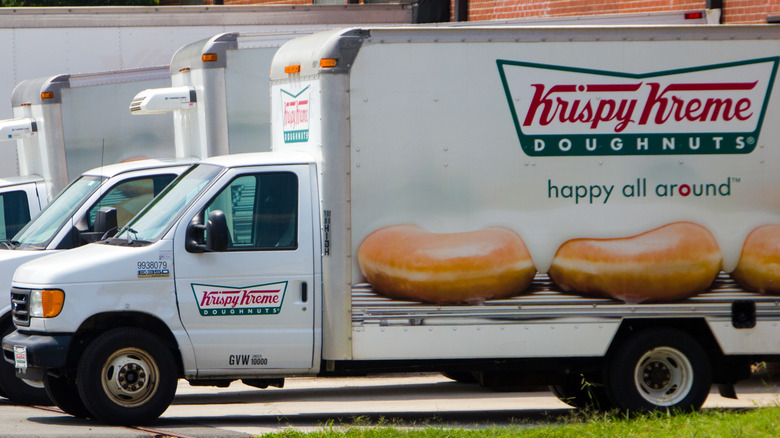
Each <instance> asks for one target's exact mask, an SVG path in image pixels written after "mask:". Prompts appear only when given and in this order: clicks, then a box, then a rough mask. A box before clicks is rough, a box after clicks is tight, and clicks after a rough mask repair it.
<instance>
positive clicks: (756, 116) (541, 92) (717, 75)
mask: <svg viewBox="0 0 780 438" xmlns="http://www.w3.org/2000/svg"><path fill="white" fill-rule="evenodd" d="M779 59H780V57H769V58H760V59H750V60H744V61H739V62H730V63H723V64H712V65H705V66H699V67H691V68H685V69H677V70H666V71H660V72H653V73H645V74H632V73H620V72H612V71H601V70H591V69H584V68H576V67H567V66H559V65H547V64H537V63H530V62H519V61H510V60H503V59H498V60H496V63H497V65H498V71H499V75H500V76H501V81H502V84H503V87H504V92H505V94H506V98H507V101H508V103H509V110H510V112H511V114H512V119H513V121H514V124H515V129H516V131H517V135H518V138H519V140H520V146H521V148H522V150H523V152H524V153H525V154H526V155H529V156H532V157H544V156H556V157H561V156H605V155H702V154H709V155H716V154H749V153H750V152H752V151H753V150H754V149H755V147H756V144H757V143H758V137H759V134H760V132H761V125H762V123H763V120H764V115H765V113H766V110H767V107H768V104H769V100H770V98H771V92H772V89H773V86H774V80H775V75H776V73H777V65H778V60H779Z"/></svg>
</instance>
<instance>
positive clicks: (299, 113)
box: [281, 86, 311, 143]
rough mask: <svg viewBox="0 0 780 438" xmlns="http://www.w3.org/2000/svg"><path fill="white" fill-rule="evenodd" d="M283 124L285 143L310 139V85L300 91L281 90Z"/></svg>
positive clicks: (302, 141)
mask: <svg viewBox="0 0 780 438" xmlns="http://www.w3.org/2000/svg"><path fill="white" fill-rule="evenodd" d="M281 93H282V117H283V121H282V126H283V131H284V142H285V143H305V142H307V141H309V102H310V100H311V99H310V98H309V94H310V93H309V87H308V86H307V87H306V88H304V89H303V90H301V91H299V92H298V93H291V92H289V91H285V90H281Z"/></svg>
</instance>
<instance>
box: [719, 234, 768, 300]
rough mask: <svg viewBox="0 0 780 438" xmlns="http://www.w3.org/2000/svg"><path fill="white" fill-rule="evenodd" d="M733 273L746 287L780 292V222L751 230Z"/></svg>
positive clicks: (761, 290) (735, 278)
mask: <svg viewBox="0 0 780 438" xmlns="http://www.w3.org/2000/svg"><path fill="white" fill-rule="evenodd" d="M731 276H732V277H733V278H734V280H736V281H737V282H738V283H739V284H740V285H741V286H742V287H744V288H745V289H748V290H753V291H756V292H761V293H772V294H777V293H780V225H764V226H761V227H758V228H756V229H755V230H753V231H751V232H750V234H749V235H748V237H747V239H745V244H744V245H743V246H742V255H741V256H740V257H739V263H738V264H737V268H736V269H735V270H734V272H732V273H731Z"/></svg>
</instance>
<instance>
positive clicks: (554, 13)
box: [160, 0, 780, 24]
mask: <svg viewBox="0 0 780 438" xmlns="http://www.w3.org/2000/svg"><path fill="white" fill-rule="evenodd" d="M379 1H382V0H160V4H161V5H180V4H188V5H214V4H224V5H254V4H269V5H270V4H277V5H280V4H282V5H307V4H312V3H315V4H343V3H347V2H348V3H363V2H365V3H368V2H379ZM409 1H413V0H409ZM418 1H419V3H421V4H422V3H425V2H427V3H428V4H435V5H436V6H435V7H437V8H440V9H442V10H446V9H449V11H451V13H450V16H451V18H455V17H457V18H458V19H460V20H463V21H466V20H467V21H479V20H506V19H514V18H531V17H550V18H552V17H567V16H577V15H596V14H624V13H642V12H660V11H688V10H697V9H698V10H701V9H720V12H721V21H722V22H723V23H725V24H748V23H750V24H752V23H767V22H780V0H418ZM446 2H449V7H448V5H447V4H446Z"/></svg>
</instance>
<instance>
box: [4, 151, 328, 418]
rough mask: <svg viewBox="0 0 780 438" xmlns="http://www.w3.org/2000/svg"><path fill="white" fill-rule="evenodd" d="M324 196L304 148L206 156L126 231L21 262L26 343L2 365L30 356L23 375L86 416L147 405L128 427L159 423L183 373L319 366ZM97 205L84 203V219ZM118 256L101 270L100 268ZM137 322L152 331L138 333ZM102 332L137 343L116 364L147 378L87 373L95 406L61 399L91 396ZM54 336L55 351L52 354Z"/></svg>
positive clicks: (17, 305)
mask: <svg viewBox="0 0 780 438" xmlns="http://www.w3.org/2000/svg"><path fill="white" fill-rule="evenodd" d="M317 193H318V192H317V186H316V168H315V165H314V163H313V159H311V158H310V157H309V156H308V155H306V154H272V153H257V154H238V155H231V156H226V157H218V158H212V159H206V160H204V161H203V162H201V163H199V164H197V165H195V166H193V167H192V168H190V169H188V170H187V171H186V172H185V173H184V174H183V175H182V177H180V178H179V179H177V180H176V181H175V182H174V183H172V184H171V186H169V188H167V189H166V190H165V191H164V192H163V194H162V195H161V196H160V197H158V198H156V200H155V201H154V202H153V203H152V204H151V205H150V207H149V208H147V209H145V210H143V211H142V213H140V214H139V215H138V216H137V217H136V218H134V219H133V220H132V221H131V222H129V223H128V224H127V226H125V227H124V229H123V230H122V231H121V232H120V233H119V234H118V235H117V236H116V237H114V238H112V239H108V240H106V241H103V242H100V243H99V244H92V245H86V246H83V247H81V248H77V249H74V250H72V251H68V252H67V253H59V254H57V253H55V254H52V255H51V256H50V257H46V261H45V262H44V260H43V259H41V260H40V262H44V263H46V264H47V266H50V267H51V268H52V269H47V270H45V271H39V270H38V269H37V266H38V265H37V261H33V262H28V263H26V264H24V265H22V266H21V267H20V268H19V269H17V272H16V274H15V281H14V286H13V287H14V288H13V293H12V297H13V298H12V299H13V302H14V310H13V319H14V323H15V324H16V326H17V328H18V331H17V332H16V333H15V334H13V335H11V337H13V338H14V339H17V340H20V341H21V342H23V343H25V348H24V350H25V351H24V353H21V351H20V350H19V348H18V347H17V348H16V350H14V348H13V347H10V348H9V349H7V350H6V351H5V355H6V360H9V359H14V357H16V358H17V359H16V360H21V361H23V362H24V363H25V364H26V365H25V367H24V369H23V370H21V371H20V372H19V375H20V377H23V378H25V379H28V380H32V381H37V382H44V384H46V385H48V387H49V393H50V395H51V394H52V391H53V392H54V394H55V395H53V396H52V398H53V400H54V401H55V402H58V400H59V403H58V405H59V406H60V407H63V405H64V407H65V409H68V410H66V412H69V413H74V414H75V415H79V414H82V415H86V414H85V413H86V412H91V411H93V410H97V409H100V407H99V406H101V405H104V406H106V408H107V410H106V411H105V412H106V415H112V416H114V417H117V416H119V417H123V416H124V412H123V409H122V408H121V406H122V405H123V406H127V405H128V404H130V405H137V406H136V407H137V409H136V408H134V409H132V410H133V411H137V413H136V414H134V415H133V416H131V417H125V418H126V419H127V421H131V422H135V421H139V418H141V421H145V420H149V419H153V418H156V417H157V416H158V415H159V414H160V413H161V412H162V411H160V410H159V409H163V410H164V409H165V407H167V405H168V404H169V403H170V398H169V397H172V396H173V392H172V391H173V390H175V386H176V381H177V380H178V378H180V377H184V378H187V379H191V380H201V381H202V380H211V381H215V380H219V379H236V378H242V377H243V378H252V379H255V381H258V379H272V378H276V377H278V376H279V375H287V374H289V373H294V374H304V375H306V374H313V373H316V372H317V371H318V368H319V363H320V361H319V353H318V351H319V345H320V337H321V331H320V329H319V328H318V327H319V324H320V317H319V312H317V310H318V309H319V308H320V305H321V304H320V302H321V298H320V295H321V294H320V289H319V284H320V283H321V278H320V277H321V267H320V264H319V254H320V239H319V225H318V224H319V210H318V208H317ZM93 205H94V204H93ZM89 210H90V209H88V208H84V209H83V210H82V212H83V218H84V220H86V218H87V217H88V213H87V212H88V211H89ZM109 260H110V262H109V264H108V265H105V269H101V270H100V271H99V272H97V271H92V270H91V268H92V267H93V266H94V263H101V264H102V263H104V262H106V261H109ZM53 284H58V285H62V288H61V289H60V291H61V297H62V298H63V299H62V308H61V309H59V310H58V311H57V312H56V313H57V315H59V316H56V317H53V318H51V317H41V316H42V315H43V314H42V313H40V312H39V309H38V307H39V305H40V304H41V303H40V302H38V299H39V292H37V291H42V290H44V289H47V287H46V286H44V285H53ZM44 293H48V292H44ZM57 293H58V292H55V294H57ZM85 300H86V301H85ZM117 300H118V301H117ZM120 302H121V303H122V304H121V305H120V307H121V309H122V310H119V308H118V307H117V303H120ZM85 303H89V304H86V305H85ZM177 309H180V310H177ZM44 313H46V314H49V313H48V312H44ZM49 315H50V316H51V314H49ZM129 328H134V329H132V330H129V331H128V329H129ZM136 329H137V330H136ZM138 330H144V332H143V334H142V335H140V337H138V336H137V335H138V333H139V332H138ZM149 330H151V331H149ZM106 332H112V333H114V335H116V336H117V337H114V335H112V337H111V340H109V341H108V343H107V344H105V346H106V347H108V346H109V345H111V346H114V345H125V344H126V343H129V344H127V345H128V349H127V350H126V352H127V353H126V354H125V353H122V354H121V356H122V357H121V358H120V359H119V360H120V361H121V362H123V363H125V364H126V365H127V366H128V367H130V368H135V367H136V366H138V367H140V368H137V369H138V370H141V371H142V372H143V373H144V374H145V375H146V376H148V377H147V378H146V380H145V382H146V383H148V385H146V384H144V383H139V385H137V386H133V385H130V386H128V385H125V384H124V383H123V382H121V381H118V380H117V379H118V378H119V377H118V374H112V375H111V376H108V377H106V378H108V379H109V380H110V382H108V384H109V385H110V386H111V387H112V388H113V387H116V390H115V391H114V390H112V392H110V393H108V394H106V393H102V391H98V388H102V385H103V384H104V383H106V382H104V381H103V380H102V379H103V377H101V375H102V374H103V373H100V374H101V375H97V376H95V377H96V378H97V380H95V381H92V380H90V381H91V382H93V383H96V384H97V385H98V386H96V387H92V386H91V385H90V383H87V382H86V381H85V382H84V384H85V385H87V387H89V388H90V389H88V391H90V392H92V391H94V394H93V395H94V396H95V398H94V403H93V401H92V400H93V399H92V398H89V399H87V398H84V399H83V402H84V403H88V406H89V407H88V408H86V407H85V406H87V405H81V406H75V407H74V406H71V405H72V403H71V402H63V400H81V399H80V398H79V396H78V395H75V394H73V393H72V392H70V391H72V389H73V387H74V386H72V385H74V384H75V380H74V379H75V375H76V373H77V370H78V368H79V365H78V362H79V360H78V357H79V356H82V355H86V356H85V357H90V361H91V360H93V359H94V357H93V354H101V353H97V352H93V351H92V349H91V348H88V349H87V350H82V347H85V346H88V345H97V344H93V343H94V342H98V343H99V344H103V341H104V340H105V337H103V336H102V334H103V333H106ZM53 333H57V334H56V335H55V336H51V334H53ZM139 339H140V343H138V344H136V343H135V341H136V340H139ZM53 343H54V344H56V345H59V347H57V349H58V350H59V353H56V354H54V355H51V354H50V353H51V352H52V351H51V350H50V348H52V346H53V345H54V344H53ZM150 345H159V348H157V347H149V346H150ZM149 348H151V349H149ZM14 351H15V352H14ZM173 352H175V354H174V353H173ZM139 354H140V355H139ZM22 357H24V359H22ZM134 358H144V359H143V360H140V361H136V360H135V359H134ZM174 358H175V359H174ZM112 360H113V359H112ZM168 360H170V361H171V362H170V364H172V365H171V366H168V365H166V364H167V363H168ZM130 362H132V363H133V365H130ZM6 363H7V365H9V366H13V365H11V364H10V363H8V362H6ZM19 363H21V362H17V363H16V365H17V366H18V365H19ZM85 363H86V362H85ZM128 369H129V368H128ZM84 375H86V374H84ZM151 382H156V386H154V387H153V386H150V385H151ZM68 388H70V389H68ZM59 390H61V391H59ZM105 396H109V397H111V400H109V401H108V403H106V400H104V399H103V397H105ZM87 400H89V401H87ZM121 400H124V402H121V405H118V404H117V403H120V401H121ZM69 403H70V404H69ZM87 409H88V411H87ZM117 409H118V410H117ZM95 415H98V414H95ZM100 415H101V417H102V414H100ZM137 415H138V416H140V417H138V416H137ZM103 418H107V417H103ZM144 419H145V420H144ZM120 421H125V420H120Z"/></svg>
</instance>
